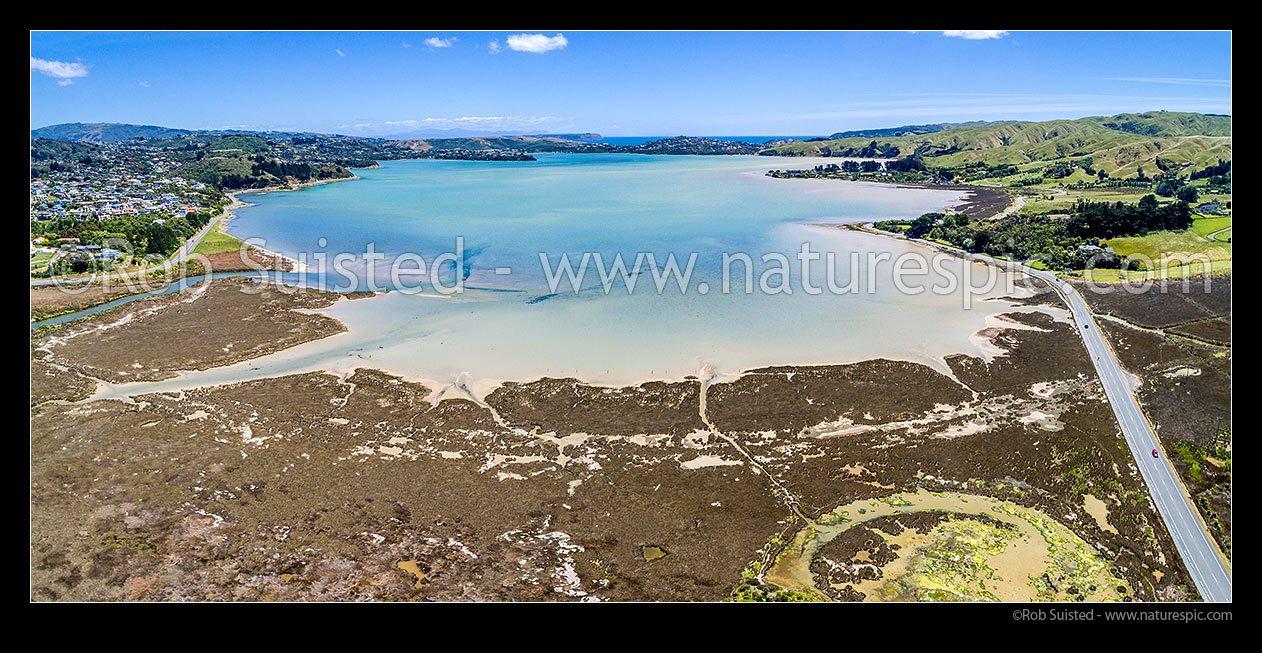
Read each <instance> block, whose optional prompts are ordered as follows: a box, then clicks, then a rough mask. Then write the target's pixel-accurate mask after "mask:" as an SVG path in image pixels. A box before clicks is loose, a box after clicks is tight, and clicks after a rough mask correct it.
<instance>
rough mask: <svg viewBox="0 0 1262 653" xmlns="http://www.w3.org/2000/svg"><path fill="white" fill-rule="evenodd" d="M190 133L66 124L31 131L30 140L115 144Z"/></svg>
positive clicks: (108, 124) (106, 124)
mask: <svg viewBox="0 0 1262 653" xmlns="http://www.w3.org/2000/svg"><path fill="white" fill-rule="evenodd" d="M191 133H192V132H191V131H189V130H187V129H173V128H170V127H157V126H154V125H127V124H123V123H117V122H68V123H62V124H60V125H49V126H47V127H40V128H39V129H32V130H31V138H51V139H56V140H59V141H88V142H90V143H116V142H118V141H125V140H129V139H132V138H172V137H175V136H183V135H185V134H191Z"/></svg>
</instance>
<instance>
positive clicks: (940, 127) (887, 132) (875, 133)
mask: <svg viewBox="0 0 1262 653" xmlns="http://www.w3.org/2000/svg"><path fill="white" fill-rule="evenodd" d="M1014 122H1017V121H1015V120H995V121H989V122H988V121H985V120H973V121H970V122H935V123H932V124H928V125H903V126H901V127H886V128H883V129H858V130H854V131H845V132H837V133H835V134H833V135H831V136H829V137H828V138H827V139H819V140H829V139H838V138H877V137H885V136H915V135H917V134H933V133H936V132H941V131H946V130H948V129H956V128H959V127H981V126H984V125H1006V124H1010V123H1014Z"/></svg>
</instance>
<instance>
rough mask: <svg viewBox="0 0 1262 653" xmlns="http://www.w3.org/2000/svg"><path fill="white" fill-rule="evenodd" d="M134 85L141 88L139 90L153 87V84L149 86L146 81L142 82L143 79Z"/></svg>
mask: <svg viewBox="0 0 1262 653" xmlns="http://www.w3.org/2000/svg"><path fill="white" fill-rule="evenodd" d="M136 85H137V86H139V87H141V88H149V87H150V86H153V84H150V83H149V82H146V81H145V80H143V79H142V80H140V81H138V82H136Z"/></svg>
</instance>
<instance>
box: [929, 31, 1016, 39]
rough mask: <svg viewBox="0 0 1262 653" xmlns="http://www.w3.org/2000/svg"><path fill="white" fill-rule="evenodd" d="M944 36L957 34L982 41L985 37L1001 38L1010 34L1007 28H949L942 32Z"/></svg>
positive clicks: (960, 36) (963, 37) (956, 35)
mask: <svg viewBox="0 0 1262 653" xmlns="http://www.w3.org/2000/svg"><path fill="white" fill-rule="evenodd" d="M942 35H943V36H955V37H959V38H962V39H968V40H970V41H980V40H983V39H1000V38H1003V37H1005V36H1007V35H1008V30H1006V29H949V30H946V31H944V32H942Z"/></svg>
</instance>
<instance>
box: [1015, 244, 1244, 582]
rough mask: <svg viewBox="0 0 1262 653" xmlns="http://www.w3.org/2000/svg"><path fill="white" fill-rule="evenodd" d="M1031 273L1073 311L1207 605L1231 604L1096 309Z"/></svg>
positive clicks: (1214, 555)
mask: <svg viewBox="0 0 1262 653" xmlns="http://www.w3.org/2000/svg"><path fill="white" fill-rule="evenodd" d="M1026 271H1027V272H1028V273H1030V274H1032V275H1034V276H1036V277H1038V278H1040V279H1043V280H1044V281H1047V282H1048V283H1050V284H1052V286H1053V287H1054V288H1056V289H1057V290H1058V291H1059V292H1060V294H1061V296H1062V297H1064V298H1065V301H1066V302H1068V304H1069V307H1070V309H1071V310H1072V312H1073V316H1074V322H1075V324H1076V325H1077V328H1078V332H1079V334H1081V335H1082V340H1083V342H1084V343H1085V344H1086V345H1087V352H1088V353H1090V355H1091V360H1092V362H1093V363H1094V364H1095V369H1096V373H1097V374H1098V375H1099V377H1100V382H1101V383H1102V384H1103V385H1104V392H1105V394H1107V395H1108V398H1109V403H1110V404H1111V405H1112V406H1113V414H1114V415H1116V416H1117V423H1118V425H1120V426H1121V428H1122V434H1123V435H1125V436H1126V443H1127V445H1129V446H1130V449H1131V455H1132V456H1134V457H1135V463H1136V464H1137V465H1138V466H1139V473H1140V474H1141V475H1143V478H1144V483H1146V484H1147V485H1148V493H1149V494H1150V495H1152V499H1153V503H1154V504H1155V505H1156V506H1157V511H1158V512H1159V513H1161V518H1162V519H1163V520H1165V523H1166V530H1168V531H1169V532H1170V537H1171V538H1173V539H1174V545H1175V547H1176V548H1177V549H1178V550H1179V555H1180V556H1182V557H1183V562H1184V564H1185V565H1186V566H1187V570H1188V573H1189V574H1190V575H1191V576H1192V581H1193V582H1195V583H1196V589H1197V590H1198V591H1199V592H1200V593H1201V596H1202V597H1203V598H1204V599H1205V600H1206V601H1230V600H1231V576H1230V575H1228V573H1227V569H1226V567H1225V566H1224V565H1223V561H1222V559H1221V558H1219V556H1218V550H1217V548H1216V547H1215V546H1214V543H1213V542H1212V541H1210V536H1209V534H1208V533H1206V532H1205V529H1204V528H1203V527H1202V525H1201V521H1200V519H1199V517H1198V515H1197V513H1196V507H1195V506H1193V505H1192V504H1191V503H1190V502H1189V501H1188V498H1187V495H1186V494H1185V493H1184V492H1183V488H1182V486H1181V485H1180V484H1179V481H1178V479H1177V478H1176V477H1175V470H1174V467H1173V466H1172V465H1170V464H1169V463H1168V462H1167V461H1166V460H1165V459H1164V458H1153V457H1152V450H1153V449H1159V446H1158V444H1157V438H1156V436H1155V435H1154V434H1153V432H1152V428H1151V427H1150V426H1149V424H1148V421H1147V420H1146V419H1144V414H1143V412H1142V411H1141V410H1140V408H1139V402H1138V401H1136V399H1135V395H1134V394H1133V393H1132V392H1131V389H1130V384H1129V383H1128V381H1127V375H1126V372H1124V371H1123V370H1122V367H1121V365H1119V364H1118V362H1117V359H1116V358H1114V357H1113V350H1112V349H1110V348H1109V346H1108V344H1107V343H1106V342H1105V341H1104V336H1103V334H1101V333H1100V330H1099V328H1098V326H1097V325H1096V324H1095V321H1094V320H1092V319H1091V309H1090V308H1089V307H1088V306H1087V303H1086V302H1085V301H1084V300H1083V299H1082V295H1079V294H1078V291H1076V290H1075V289H1074V288H1073V287H1072V286H1070V285H1069V284H1067V283H1065V282H1064V281H1061V280H1060V279H1059V278H1057V277H1056V275H1055V274H1052V273H1050V272H1042V271H1039V270H1033V269H1030V268H1026Z"/></svg>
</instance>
